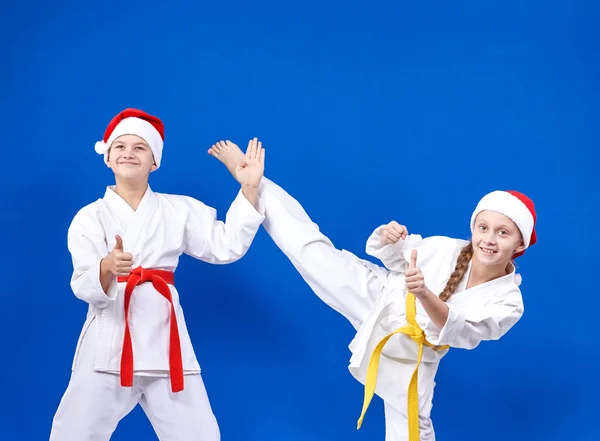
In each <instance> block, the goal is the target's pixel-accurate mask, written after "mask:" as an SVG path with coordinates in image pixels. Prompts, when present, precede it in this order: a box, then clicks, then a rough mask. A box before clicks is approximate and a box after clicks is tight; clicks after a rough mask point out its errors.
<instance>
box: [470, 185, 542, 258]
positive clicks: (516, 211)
mask: <svg viewBox="0 0 600 441" xmlns="http://www.w3.org/2000/svg"><path fill="white" fill-rule="evenodd" d="M486 210H489V211H495V212H497V213H500V214H503V215H504V216H506V217H508V218H509V219H510V220H512V221H513V222H514V223H515V224H517V227H519V230H521V235H522V236H523V242H524V243H525V248H527V247H528V246H529V242H530V241H531V234H532V232H533V227H534V220H533V214H532V213H531V211H529V209H528V208H527V206H526V205H525V204H524V203H523V202H521V200H519V198H517V197H516V196H513V195H512V194H510V193H508V192H506V191H493V192H491V193H488V194H487V195H485V196H484V197H483V198H482V199H481V200H480V201H479V203H478V204H477V207H476V208H475V211H474V212H473V215H472V216H471V232H473V229H474V228H475V218H476V217H477V215H478V214H479V213H481V212H482V211H486Z"/></svg>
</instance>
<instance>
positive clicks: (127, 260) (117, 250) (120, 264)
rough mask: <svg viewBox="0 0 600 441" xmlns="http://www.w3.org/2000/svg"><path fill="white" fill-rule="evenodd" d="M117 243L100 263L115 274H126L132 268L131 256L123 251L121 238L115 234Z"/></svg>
mask: <svg viewBox="0 0 600 441" xmlns="http://www.w3.org/2000/svg"><path fill="white" fill-rule="evenodd" d="M115 239H116V241H117V243H116V244H115V246H114V248H113V249H112V251H111V252H110V254H109V255H108V256H106V257H105V258H104V259H103V260H102V263H103V264H104V265H105V268H106V269H107V270H108V271H110V272H111V273H112V274H114V275H115V276H127V275H128V274H129V273H130V272H131V270H132V268H133V256H132V255H131V254H129V253H126V252H124V251H123V239H121V236H115Z"/></svg>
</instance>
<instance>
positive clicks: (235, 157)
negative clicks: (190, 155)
mask: <svg viewBox="0 0 600 441" xmlns="http://www.w3.org/2000/svg"><path fill="white" fill-rule="evenodd" d="M208 154H209V155H210V156H213V157H215V158H217V159H218V160H219V161H221V162H222V163H223V164H225V167H227V170H229V173H231V175H232V176H233V177H234V178H235V169H236V168H237V166H238V164H239V163H240V162H242V161H243V160H244V157H245V156H246V155H245V154H244V152H242V150H241V149H240V148H239V147H238V146H237V145H235V144H234V143H233V142H231V141H219V142H217V143H216V144H215V145H213V146H212V147H211V148H209V149H208Z"/></svg>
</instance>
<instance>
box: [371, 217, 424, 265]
mask: <svg viewBox="0 0 600 441" xmlns="http://www.w3.org/2000/svg"><path fill="white" fill-rule="evenodd" d="M384 228H385V225H381V226H379V227H377V228H376V229H375V231H373V233H372V234H371V236H369V238H368V239H367V246H366V253H367V254H368V255H369V256H373V257H375V258H377V259H379V260H381V262H382V263H383V265H384V266H385V267H386V268H387V269H389V270H390V271H396V272H399V273H405V272H406V270H407V269H408V264H409V262H408V260H407V259H406V253H407V252H408V255H410V252H411V251H412V249H413V248H414V247H415V246H416V244H417V243H418V242H420V241H421V240H422V237H421V236H420V235H418V234H409V235H408V236H407V237H406V239H400V240H398V242H396V243H392V244H387V245H386V244H385V243H384V242H383V237H382V234H383V230H384Z"/></svg>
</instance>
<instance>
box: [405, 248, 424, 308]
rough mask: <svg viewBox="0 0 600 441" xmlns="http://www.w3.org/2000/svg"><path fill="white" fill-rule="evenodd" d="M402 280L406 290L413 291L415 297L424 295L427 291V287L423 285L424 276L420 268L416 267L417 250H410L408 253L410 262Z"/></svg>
mask: <svg viewBox="0 0 600 441" xmlns="http://www.w3.org/2000/svg"><path fill="white" fill-rule="evenodd" d="M404 281H405V283H406V289H407V290H408V292H411V293H413V294H414V295H415V297H421V296H424V295H425V293H426V292H427V289H428V288H427V287H426V286H425V277H424V276H423V273H422V272H421V270H420V269H419V268H417V250H412V253H411V254H410V263H409V264H408V269H407V270H406V273H405V274H404Z"/></svg>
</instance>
